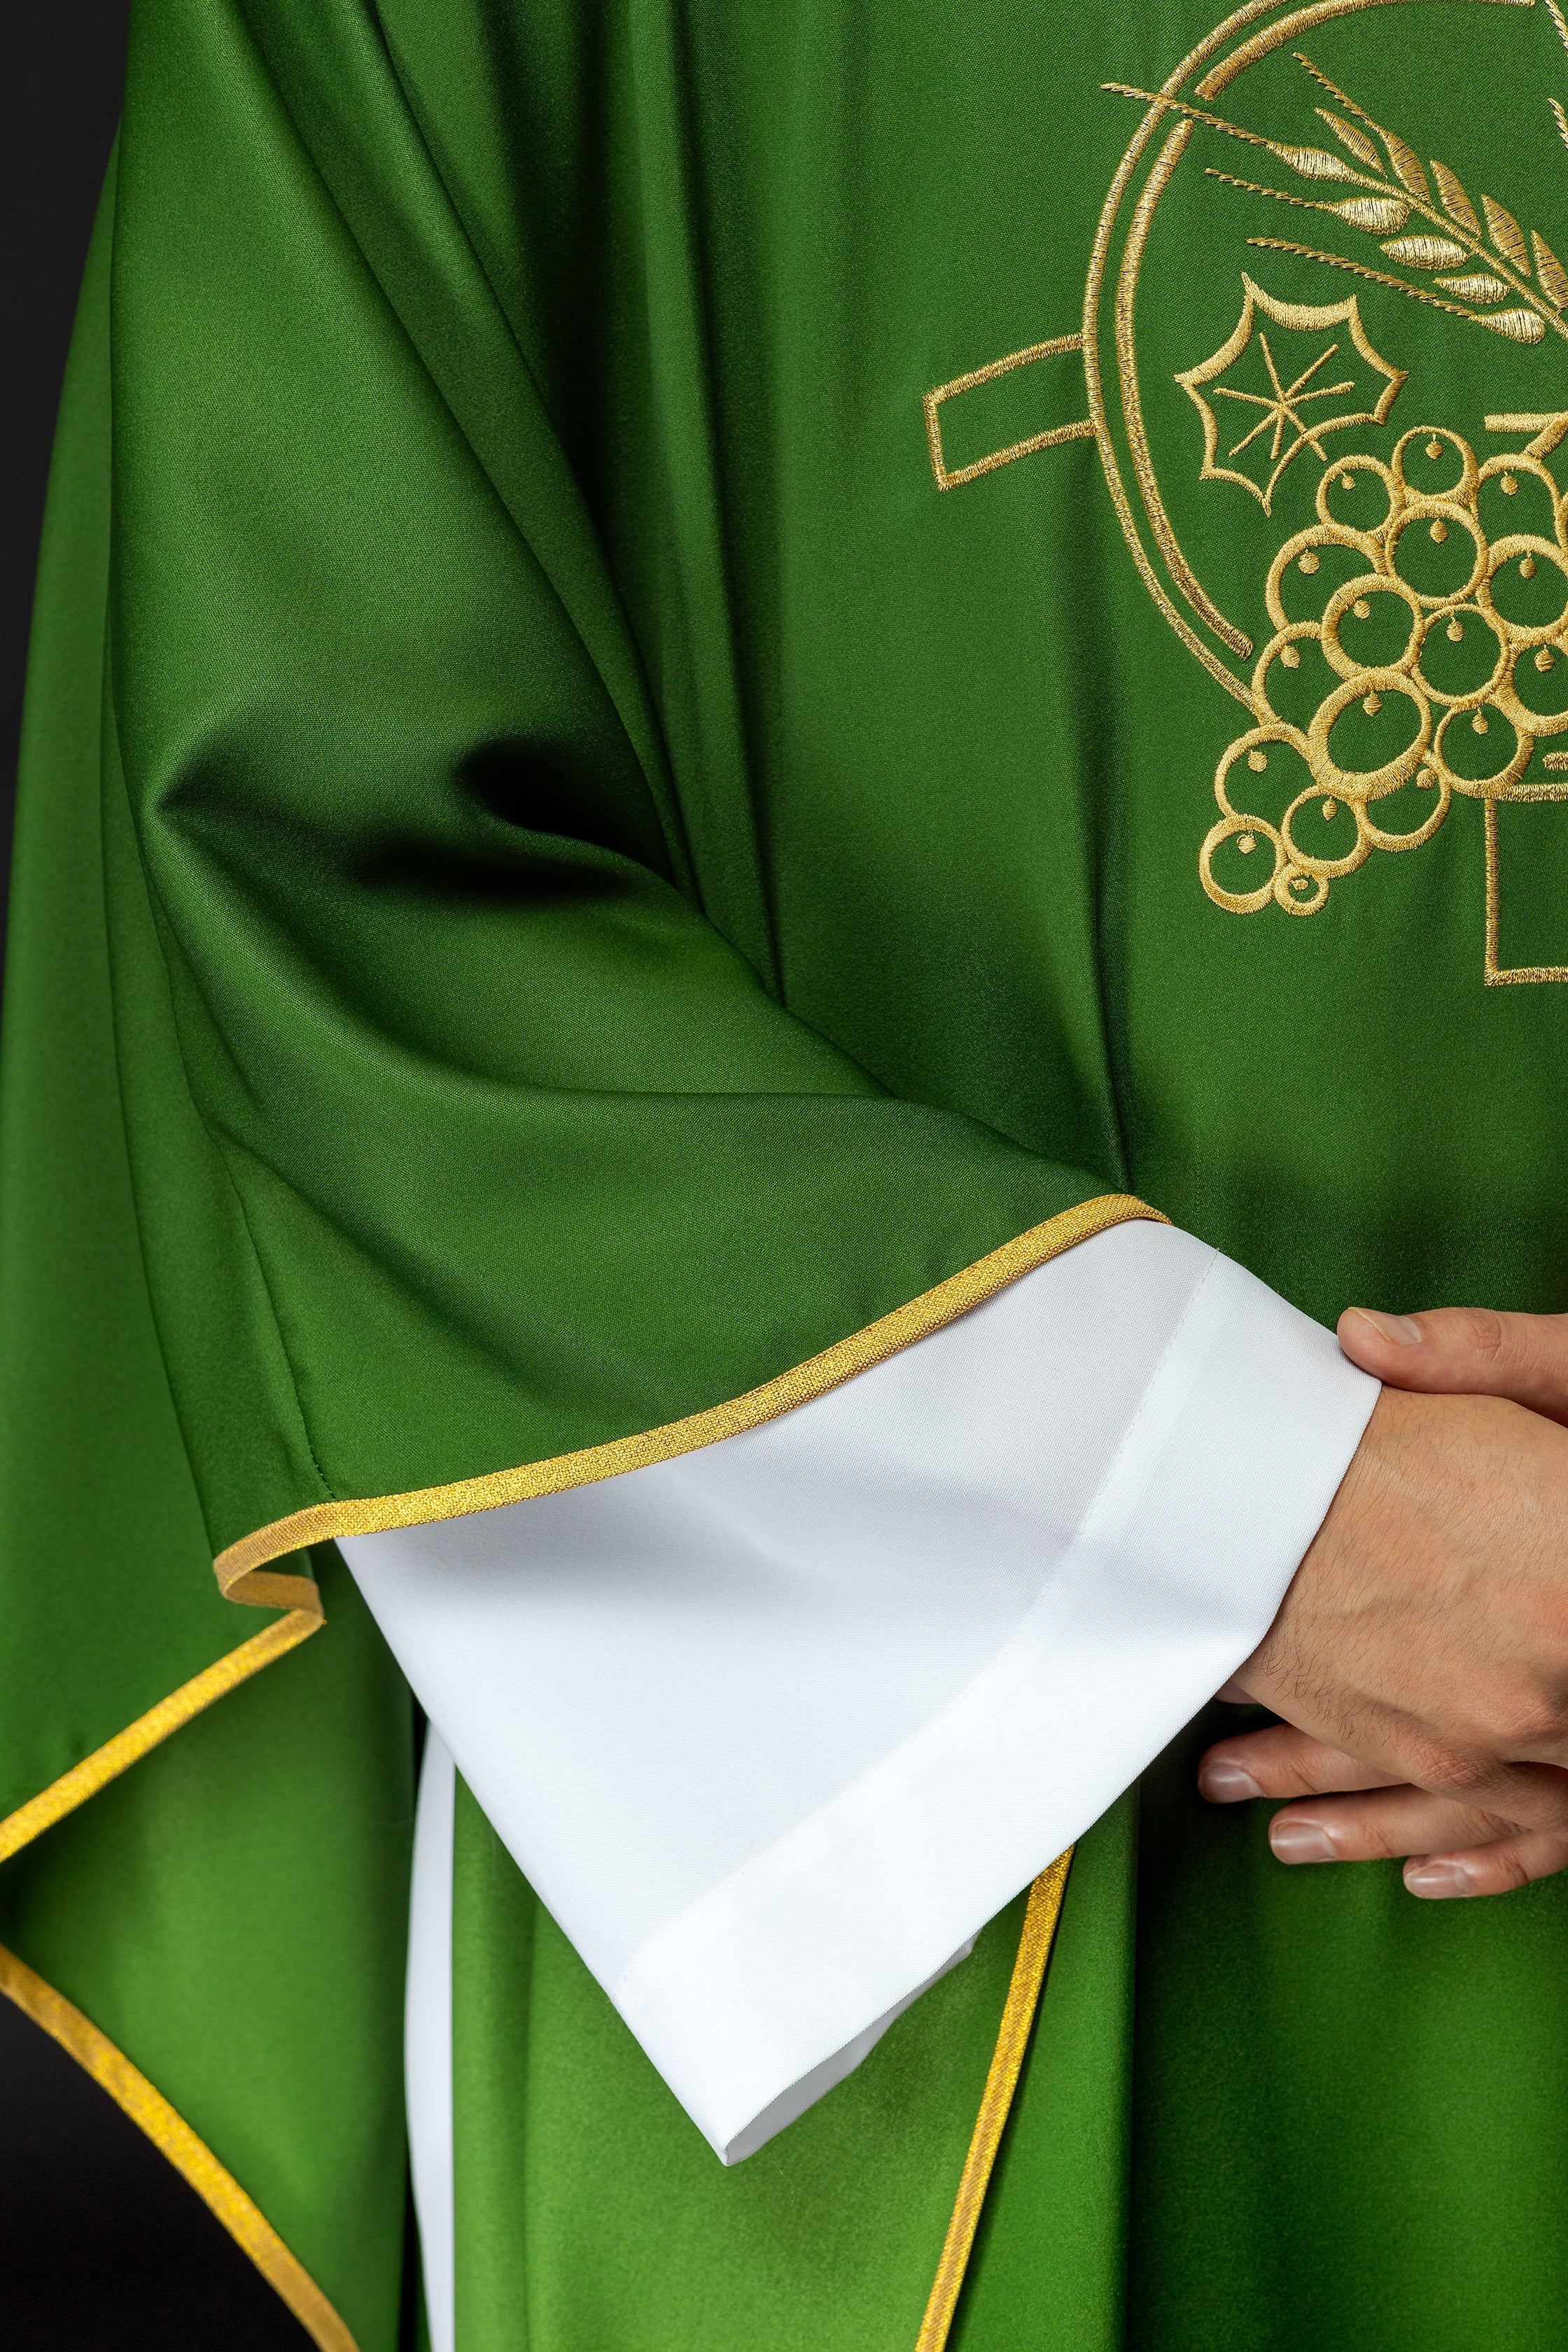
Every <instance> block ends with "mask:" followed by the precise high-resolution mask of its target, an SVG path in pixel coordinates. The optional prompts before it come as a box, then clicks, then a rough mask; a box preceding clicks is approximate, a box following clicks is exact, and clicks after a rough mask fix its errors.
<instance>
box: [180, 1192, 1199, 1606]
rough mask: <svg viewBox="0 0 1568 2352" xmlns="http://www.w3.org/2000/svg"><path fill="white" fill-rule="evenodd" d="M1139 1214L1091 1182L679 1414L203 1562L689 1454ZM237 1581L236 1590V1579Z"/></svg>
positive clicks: (251, 1577) (1121, 1196) (223, 1580)
mask: <svg viewBox="0 0 1568 2352" xmlns="http://www.w3.org/2000/svg"><path fill="white" fill-rule="evenodd" d="M1137 1217H1146V1218H1149V1219H1151V1220H1152V1222H1153V1223H1156V1224H1162V1225H1163V1224H1166V1223H1169V1222H1170V1221H1169V1219H1168V1218H1165V1217H1163V1216H1162V1215H1161V1214H1160V1212H1159V1211H1158V1209H1151V1208H1149V1207H1148V1206H1147V1205H1146V1203H1145V1202H1142V1201H1139V1200H1135V1199H1133V1197H1132V1196H1131V1194H1130V1193H1126V1192H1106V1193H1102V1194H1101V1195H1100V1198H1099V1199H1098V1200H1093V1201H1085V1202H1082V1203H1081V1204H1080V1205H1079V1207H1078V1208H1076V1209H1066V1210H1064V1211H1063V1212H1062V1213H1061V1215H1060V1216H1057V1217H1050V1218H1047V1221H1046V1223H1044V1224H1043V1225H1034V1226H1031V1227H1030V1229H1029V1231H1028V1232H1027V1233H1026V1234H1018V1235H1017V1237H1016V1240H1013V1241H1010V1242H1006V1243H1005V1244H1003V1246H1002V1247H1001V1248H1000V1249H997V1250H993V1251H992V1252H991V1253H990V1255H988V1256H986V1257H983V1258H977V1259H976V1260H975V1262H974V1264H973V1265H967V1266H965V1267H963V1270H962V1271H961V1272H960V1273H958V1274H954V1275H950V1276H948V1278H947V1280H946V1281H945V1282H939V1283H938V1284H937V1285H936V1286H935V1288H934V1289H932V1290H927V1291H923V1292H922V1293H921V1296H920V1297H918V1298H911V1299H910V1301H909V1302H908V1304H907V1305H905V1306H903V1307H894V1309H893V1311H892V1313H891V1314H889V1315H883V1316H880V1317H879V1318H878V1320H877V1321H876V1322H875V1323H868V1324H867V1326H866V1327H865V1328H864V1330H860V1331H854V1332H851V1334H850V1335H849V1337H848V1338H847V1339H840V1340H838V1341H837V1343H836V1344H835V1345H834V1346H833V1347H831V1348H826V1349H824V1350H823V1351H822V1353H821V1354H820V1355H819V1356H811V1357H808V1358H807V1360H806V1361H805V1363H803V1364H796V1365H795V1366H794V1367H793V1368H792V1369H791V1370H789V1371H787V1372H781V1373H779V1374H778V1376H777V1378H776V1379H774V1380H771V1381H763V1385H762V1386H761V1388H755V1389H749V1390H748V1391H746V1393H745V1394H744V1395H743V1396H738V1397H731V1398H729V1399H728V1400H727V1401H726V1402H724V1403H723V1404H716V1405H711V1406H710V1407H709V1409H708V1411H707V1412H694V1413H689V1414H688V1415H687V1417H686V1418H685V1419H684V1420H683V1421H669V1422H666V1423H664V1424H663V1426H662V1427H660V1428H658V1429H645V1430H642V1431H639V1432H638V1433H637V1435H635V1436H632V1437H617V1438H615V1439H613V1440H612V1441H611V1442H610V1443H609V1444H605V1445H585V1446H584V1447H583V1448H582V1449H581V1450H580V1451H579V1452H577V1453H574V1454H552V1455H551V1456H550V1458H549V1459H548V1460H547V1461H542V1462H525V1463H523V1464H522V1465H521V1466H520V1467H519V1468H517V1469H515V1470H492V1471H489V1473H487V1474H486V1475H483V1476H480V1477H476V1478H458V1479H457V1480H455V1481H454V1482H453V1484H452V1485H450V1486H422V1487H418V1488H416V1490H415V1491H414V1492H413V1493H411V1494H406V1495H369V1496H363V1497H362V1498H361V1499H359V1500H357V1501H347V1502H335V1503H311V1504H310V1505H308V1506H307V1507H306V1508H305V1509H303V1510H300V1511H292V1512H290V1513H289V1517H287V1518H284V1519H275V1520H273V1522H272V1524H271V1526H270V1527H265V1528H257V1530H256V1532H255V1533H254V1534H253V1535H248V1536H244V1537H242V1538H241V1539H240V1540H239V1542H238V1543H234V1544H230V1545H229V1547H228V1549H226V1551H221V1552H220V1553H219V1554H218V1556H217V1559H216V1561H215V1562H214V1567H215V1569H216V1574H217V1580H218V1583H219V1585H220V1586H221V1587H222V1589H223V1591H225V1592H226V1594H227V1595H228V1596H229V1597H230V1598H231V1599H232V1600H247V1599H250V1598H251V1597H253V1596H252V1592H251V1591H250V1589H249V1587H250V1586H251V1585H252V1584H253V1583H254V1582H255V1581H256V1580H255V1573H254V1572H255V1570H258V1569H259V1568H263V1567H265V1565H266V1563H267V1562H268V1560H270V1559H278V1558H279V1556H280V1555H281V1554H282V1553H284V1552H290V1551H299V1550H301V1549H303V1548H304V1547H305V1546H306V1545H308V1544H315V1543H330V1542H331V1541H333V1540H335V1539H336V1538H338V1537H340V1536H371V1535H382V1534H384V1533H385V1532H386V1530H387V1529H388V1528H419V1527H428V1526H430V1525H432V1524H433V1523H434V1522H436V1521H437V1520H440V1519H460V1518H466V1517H468V1515H469V1514H470V1513H471V1512H474V1511H493V1510H498V1509H499V1508H500V1507H501V1505H502V1504H505V1503H521V1502H527V1501H531V1499H532V1498H533V1497H534V1496H538V1495H562V1494H565V1493H567V1492H568V1491H569V1490H570V1489H571V1488H572V1487H574V1486H594V1485H596V1484H597V1482H598V1481H599V1480H600V1479H602V1478H618V1477H619V1476H621V1475H622V1474H623V1473H624V1472H625V1471H627V1470H643V1469H646V1468H647V1467H648V1465H650V1464H651V1463H655V1462H669V1461H672V1460H673V1459H674V1458H675V1456H676V1455H677V1454H695V1453H696V1452H697V1451H698V1449H699V1448H700V1447H701V1446H704V1445H712V1444H717V1442H718V1440H719V1439H720V1438H721V1437H733V1436H736V1435H738V1434H739V1433H740V1432H741V1431H742V1430H745V1429H756V1428H757V1427H759V1426H760V1424H761V1423H763V1422H765V1421H774V1420H776V1419H777V1418H778V1416H779V1414H780V1413H784V1412H792V1411H793V1410H794V1408H795V1406H796V1405H800V1404H807V1403H809V1402H811V1400H812V1399H813V1398H814V1397H819V1396H824V1395H826V1392H827V1391H828V1390H829V1389H836V1388H838V1387H840V1386H842V1384H843V1382H844V1381H848V1380H853V1379H854V1377H855V1375H856V1374H857V1373H858V1372H864V1371H868V1370H870V1368H871V1366H872V1365H873V1364H880V1363H883V1362H885V1361H886V1360H887V1359H888V1357H889V1356H894V1355H897V1354H898V1353H899V1351H900V1349H902V1348H907V1347H910V1345H912V1343H913V1342H914V1341H915V1340H916V1339H924V1338H925V1337H926V1335H927V1334H928V1332H931V1331H936V1330H940V1329H941V1328H942V1325H943V1324H944V1323H951V1322H953V1321H954V1320H955V1319H956V1318H958V1317H959V1316H960V1315H966V1314H967V1313H968V1312H969V1310H970V1308H971V1307H979V1306H981V1305H983V1304H984V1301H985V1300H986V1299H987V1298H992V1297H994V1296H995V1294H996V1293H997V1291H999V1290H1005V1288H1006V1287H1007V1286H1008V1284H1009V1283H1013V1282H1016V1281H1017V1279H1018V1277H1019V1276H1020V1275H1025V1274H1032V1273H1033V1272H1034V1270H1035V1268H1036V1267H1037V1266H1040V1265H1045V1264H1046V1263H1047V1260H1049V1259H1051V1258H1053V1257H1058V1256H1059V1255H1060V1254H1061V1252H1062V1251H1063V1250H1067V1249H1071V1248H1072V1247H1073V1245H1074V1244H1075V1243H1078V1242H1082V1241H1088V1240H1089V1238H1090V1236H1091V1235H1092V1234H1100V1233H1104V1232H1105V1231H1106V1230H1107V1229H1108V1227H1110V1226H1111V1225H1120V1224H1124V1223H1127V1222H1128V1220H1129V1219H1131V1218H1137ZM242 1588H244V1589H242Z"/></svg>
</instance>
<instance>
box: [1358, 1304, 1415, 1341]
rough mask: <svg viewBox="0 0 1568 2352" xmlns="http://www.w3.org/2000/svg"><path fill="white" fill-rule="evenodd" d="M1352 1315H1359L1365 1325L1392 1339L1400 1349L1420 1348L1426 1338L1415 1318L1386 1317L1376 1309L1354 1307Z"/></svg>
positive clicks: (1405, 1316) (1401, 1316) (1407, 1316)
mask: <svg viewBox="0 0 1568 2352" xmlns="http://www.w3.org/2000/svg"><path fill="white" fill-rule="evenodd" d="M1351 1313H1352V1315H1359V1316H1360V1317H1361V1318H1362V1320H1363V1323H1370V1324H1371V1325H1372V1328H1373V1330H1374V1331H1378V1332H1381V1333H1382V1335H1383V1337H1384V1339H1392V1340H1393V1341H1394V1345H1395V1347H1398V1348H1418V1347H1419V1346H1420V1345H1421V1342H1422V1340H1423V1339H1424V1338H1425V1336H1426V1335H1425V1333H1424V1332H1423V1330H1422V1328H1421V1326H1420V1324H1419V1323H1417V1322H1416V1321H1415V1318H1414V1316H1410V1315H1384V1314H1380V1313H1379V1311H1378V1309H1377V1308H1376V1307H1352V1308H1351Z"/></svg>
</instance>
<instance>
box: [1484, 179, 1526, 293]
mask: <svg viewBox="0 0 1568 2352" xmlns="http://www.w3.org/2000/svg"><path fill="white" fill-rule="evenodd" d="M1481 210H1482V211H1483V212H1484V213H1485V215H1486V216H1487V228H1488V230H1489V233H1490V236H1491V241H1492V243H1493V244H1494V245H1495V246H1496V247H1497V249H1498V251H1499V252H1500V254H1501V255H1502V257H1503V259H1504V260H1505V261H1511V262H1512V264H1513V266H1514V268H1516V269H1522V270H1523V271H1524V274H1525V276H1526V277H1527V278H1528V277H1529V275H1530V256H1529V254H1528V253H1527V252H1526V251H1525V247H1524V231H1523V230H1522V229H1521V227H1520V225H1519V223H1518V222H1517V221H1516V220H1515V218H1514V216H1513V215H1512V214H1511V213H1510V212H1509V211H1507V210H1506V209H1505V207H1504V206H1503V205H1500V204H1498V203H1497V202H1496V200H1495V199H1494V198H1493V197H1491V196H1483V197H1482V198H1481Z"/></svg>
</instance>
